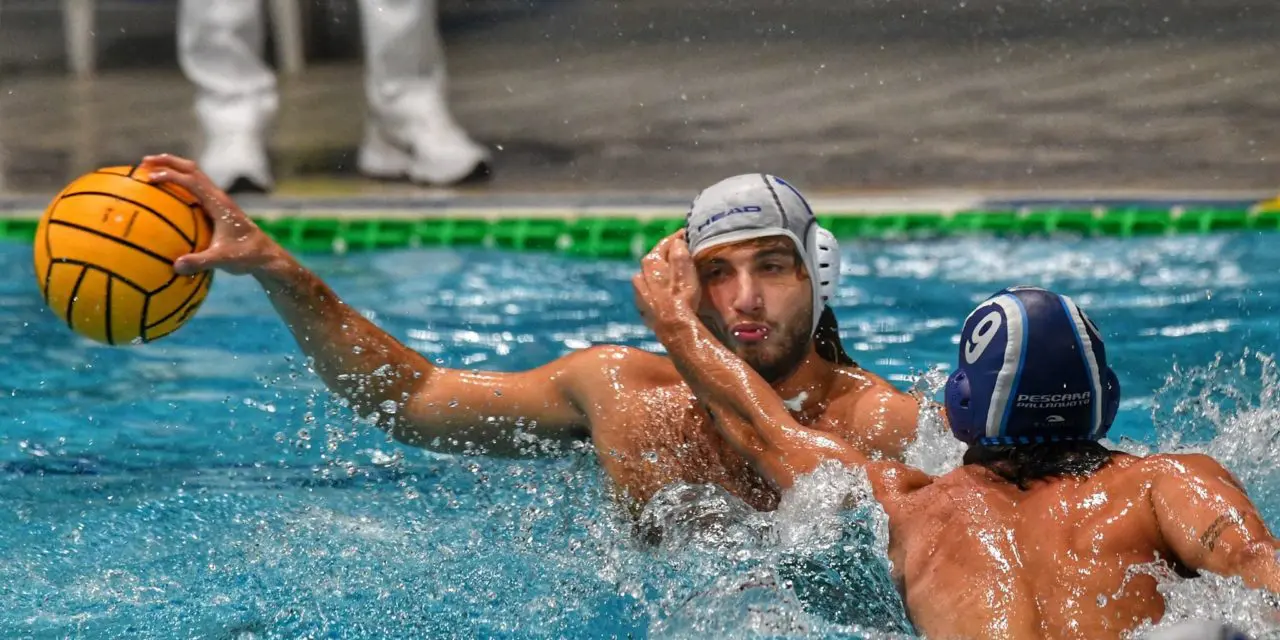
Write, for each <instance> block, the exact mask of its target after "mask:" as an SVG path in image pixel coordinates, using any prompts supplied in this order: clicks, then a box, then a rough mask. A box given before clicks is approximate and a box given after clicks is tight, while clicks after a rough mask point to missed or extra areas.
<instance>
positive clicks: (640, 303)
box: [631, 273, 653, 329]
mask: <svg viewBox="0 0 1280 640" xmlns="http://www.w3.org/2000/svg"><path fill="white" fill-rule="evenodd" d="M631 292H632V296H633V297H634V299H635V305H636V311H638V312H640V319H641V320H642V321H643V322H644V325H645V326H646V327H649V328H650V329H652V328H653V309H652V307H651V306H650V304H649V284H648V283H647V282H645V279H644V276H643V275H642V274H639V273H637V274H635V275H634V276H632V277H631Z"/></svg>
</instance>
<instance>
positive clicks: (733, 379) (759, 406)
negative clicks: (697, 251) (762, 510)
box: [655, 314, 928, 496]
mask: <svg viewBox="0 0 1280 640" xmlns="http://www.w3.org/2000/svg"><path fill="white" fill-rule="evenodd" d="M669 318H670V319H669V321H667V322H665V323H662V324H660V325H658V326H657V327H655V333H656V334H657V335H658V337H659V339H660V340H661V341H662V343H663V345H664V346H665V347H666V348H667V353H668V354H669V355H670V356H671V360H672V362H673V363H674V364H675V366H676V369H677V370H678V371H679V372H680V374H681V376H682V377H683V378H684V380H685V382H686V383H687V384H688V385H689V387H690V388H691V389H692V390H693V392H694V395H695V396H696V397H697V398H698V400H699V401H700V402H702V403H703V405H704V406H706V407H707V409H708V410H709V411H710V413H711V415H712V422H713V424H714V426H715V428H716V430H717V431H718V432H719V433H720V435H721V436H722V437H724V438H725V440H726V441H728V443H729V445H730V446H731V447H733V448H734V450H735V451H737V452H738V453H739V454H740V455H742V456H743V457H744V458H746V459H747V460H748V461H749V462H750V463H751V465H752V467H753V468H754V469H755V470H756V472H757V473H759V474H760V475H761V477H763V478H764V479H765V480H767V481H769V482H770V483H771V484H772V485H774V486H775V487H777V488H778V489H789V488H790V487H791V486H792V485H794V484H795V482H796V479H797V478H800V477H802V476H804V475H807V474H809V473H812V472H813V471H814V470H815V469H817V468H818V466H819V465H820V464H822V463H823V462H824V461H826V460H835V461H837V462H839V463H841V464H843V465H846V466H854V467H863V468H865V469H866V470H867V472H868V476H869V478H870V480H871V483H872V485H873V487H874V488H875V490H876V493H877V495H878V496H881V495H887V494H889V493H898V492H901V491H905V490H909V489H911V488H914V487H918V486H921V485H923V484H927V483H928V477H927V476H926V475H925V474H924V473H922V472H920V471H918V470H915V469H911V468H910V467H907V466H906V465H903V464H900V463H897V462H879V461H874V462H873V461H871V460H870V459H869V458H868V457H867V456H866V455H865V454H863V453H862V452H861V451H859V450H858V449H857V448H856V447H854V446H853V445H851V444H850V443H848V442H847V441H845V440H844V439H843V438H841V437H839V436H837V435H834V434H830V433H826V432H823V431H818V430H816V429H809V428H806V427H805V426H803V425H801V424H800V423H799V422H797V421H796V420H795V419H794V418H792V417H791V414H790V413H789V412H788V411H787V408H786V406H785V405H784V404H783V403H782V399H781V398H780V397H778V394H777V393H776V392H775V391H774V390H773V388H772V387H770V386H769V384H768V383H767V382H765V380H764V378H762V377H761V376H760V374H759V373H757V372H756V371H755V370H754V369H752V368H751V367H750V366H749V365H747V363H746V362H744V361H743V360H742V359H741V358H739V357H738V356H737V355H736V354H734V353H733V352H732V351H729V349H727V348H726V347H725V346H724V345H723V344H721V343H720V341H719V340H717V339H716V338H715V337H714V336H713V335H712V334H711V332H710V331H709V330H708V329H707V328H706V326H705V325H704V324H703V323H702V322H701V321H700V320H699V319H698V318H697V317H696V316H694V315H693V314H676V315H674V316H669Z"/></svg>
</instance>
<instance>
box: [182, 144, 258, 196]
mask: <svg viewBox="0 0 1280 640" xmlns="http://www.w3.org/2000/svg"><path fill="white" fill-rule="evenodd" d="M199 163H200V169H201V170H202V171H204V172H205V174H206V175H208V176H209V179H210V180H212V181H213V183H214V184H215V185H217V186H218V188H219V189H223V190H225V191H227V192H228V193H230V192H231V191H232V190H233V187H234V188H235V189H234V190H235V191H241V192H243V191H254V190H259V191H263V192H268V191H271V190H272V189H274V188H275V180H274V179H273V178H272V175H271V165H270V162H269V161H268V160H267V147H266V145H265V144H264V143H263V141H262V140H261V139H260V138H257V137H255V136H251V135H246V134H221V135H217V136H213V137H211V138H210V139H209V140H208V142H207V143H206V144H205V148H204V151H203V152H202V153H201V154H200V159H199ZM254 187H256V188H257V189H254Z"/></svg>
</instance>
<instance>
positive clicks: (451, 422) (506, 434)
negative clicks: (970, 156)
mask: <svg viewBox="0 0 1280 640" xmlns="http://www.w3.org/2000/svg"><path fill="white" fill-rule="evenodd" d="M144 165H145V166H147V167H148V169H149V170H150V173H151V174H152V176H153V180H155V181H156V182H172V183H175V184H178V185H180V186H182V187H184V188H186V189H187V190H189V191H191V192H192V193H194V194H196V196H197V197H199V198H200V202H201V204H202V205H203V207H204V209H205V211H206V212H207V213H208V214H209V215H210V216H211V218H212V219H213V224H214V232H213V242H212V244H211V246H210V248H209V249H208V250H207V251H204V252H202V253H198V254H191V255H187V256H183V257H181V258H179V260H178V261H177V263H175V269H177V270H178V271H179V272H183V273H191V272H196V271H202V270H206V269H214V268H216V269H222V270H224V271H227V272H229V273H233V274H245V275H251V276H253V277H254V278H255V279H256V280H257V281H258V282H259V283H261V285H262V287H263V289H265V290H266V292H267V295H268V296H269V298H270V300H271V304H272V305H273V306H274V307H275V309H276V311H277V312H278V313H279V314H280V316H281V318H282V319H283V320H284V322H285V324H286V326H288V327H289V330H290V331H291V332H292V334H293V336H294V338H295V339H296V340H297V343H298V345H299V347H300V348H301V349H302V351H303V352H304V353H305V354H306V355H307V356H309V357H311V358H312V359H313V362H314V365H313V366H314V368H315V371H316V373H317V374H318V375H319V376H320V377H321V379H323V380H324V382H325V384H326V385H327V386H328V387H329V389H330V390H332V391H333V392H334V393H336V394H338V395H339V396H341V397H343V398H344V399H346V401H347V402H348V403H349V404H350V407H351V409H352V410H353V411H354V412H355V413H356V414H357V415H360V416H370V415H372V414H374V413H375V412H376V414H377V418H378V425H379V426H380V427H381V428H383V429H385V430H386V431H388V432H389V433H390V434H391V435H392V436H393V437H395V438H396V439H398V440H400V441H402V442H405V443H408V444H413V445H417V446H423V447H428V448H431V449H433V450H437V451H462V450H466V449H468V448H472V447H476V448H482V449H483V450H484V451H485V452H487V453H491V454H500V455H517V454H520V453H522V449H527V448H529V446H530V445H529V443H528V442H524V443H517V442H515V441H514V440H515V439H514V437H513V436H514V432H515V430H516V429H517V428H523V430H524V431H525V432H527V433H530V434H532V435H534V436H537V437H538V438H541V439H550V440H555V441H565V440H574V439H582V438H584V437H586V436H587V435H588V428H587V419H586V417H585V414H584V412H583V411H581V410H580V409H579V406H581V403H580V402H579V391H580V389H581V388H582V386H584V385H582V384H581V382H582V380H583V379H584V376H585V375H588V374H589V370H590V368H591V367H592V366H596V364H597V363H595V362H594V361H598V360H599V359H600V358H599V357H597V356H594V355H593V354H592V352H591V350H587V351H580V352H576V353H573V354H570V355H568V356H565V357H562V358H560V359H558V360H556V361H553V362H551V363H549V364H547V365H545V366H543V367H540V368H537V369H533V370H530V371H525V372H518V373H499V372H468V371H459V370H452V369H445V368H443V367H438V366H435V365H434V364H432V363H431V361H430V360H428V359H427V358H425V357H423V356H422V355H421V354H419V353H418V352H416V351H414V350H412V349H410V348H408V347H406V346H404V345H403V344H401V343H400V342H399V341H397V340H396V339H395V338H394V337H392V336H391V335H390V334H388V333H387V332H385V331H383V330H382V329H381V328H379V327H378V326H377V325H375V324H374V323H373V322H370V321H369V320H368V319H366V318H365V317H364V316H362V315H361V314H359V313H358V312H356V310H354V309H352V308H351V307H350V306H348V305H347V304H346V303H344V302H343V301H342V300H341V299H339V298H338V296H337V295H336V294H335V293H334V292H333V290H332V289H330V288H329V286H328V285H326V284H325V283H324V282H323V281H322V280H321V279H320V278H319V277H317V276H316V275H315V274H313V273H312V272H311V271H309V270H307V269H306V268H305V267H303V266H302V265H301V264H299V263H298V261H297V260H296V259H294V258H293V256H291V255H289V253H288V252H287V251H285V250H284V249H283V248H282V247H280V246H279V245H278V244H277V243H276V242H275V241H274V240H272V239H271V238H270V237H269V236H267V235H266V234H265V233H264V232H263V231H261V230H260V229H259V228H258V227H257V226H256V225H255V224H254V223H253V221H252V220H251V219H250V218H249V217H248V216H247V215H246V214H245V213H244V212H243V211H241V210H240V208H239V207H238V206H237V205H236V204H235V202H233V201H232V200H231V198H230V197H228V196H227V195H226V194H225V193H223V192H222V191H221V190H220V189H218V188H217V187H215V186H214V185H213V184H212V182H210V181H209V179H208V178H207V177H206V176H205V175H204V174H203V173H201V172H200V171H199V169H198V168H197V167H196V165H195V163H194V162H192V161H190V160H185V159H182V158H175V157H172V156H153V157H148V158H147V159H146V160H145V161H144Z"/></svg>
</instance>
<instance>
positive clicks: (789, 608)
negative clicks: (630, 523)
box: [638, 463, 910, 639]
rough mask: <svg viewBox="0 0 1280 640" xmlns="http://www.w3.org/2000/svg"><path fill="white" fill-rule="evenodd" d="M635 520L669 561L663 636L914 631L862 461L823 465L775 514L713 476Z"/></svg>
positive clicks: (656, 627) (654, 609)
mask: <svg viewBox="0 0 1280 640" xmlns="http://www.w3.org/2000/svg"><path fill="white" fill-rule="evenodd" d="M638 523H639V524H638V529H639V531H640V533H641V538H642V539H643V540H645V541H646V542H647V543H648V544H650V545H652V546H653V548H654V549H655V550H657V551H660V552H661V553H662V555H663V557H662V558H661V562H662V564H663V565H664V566H666V567H668V572H664V573H663V575H662V577H661V580H659V582H658V583H656V584H655V586H656V585H657V584H661V585H663V586H664V588H663V589H662V590H661V591H660V596H659V597H658V598H656V599H655V600H654V601H653V602H651V603H650V605H651V609H650V615H651V616H652V619H653V620H654V623H653V624H652V625H651V627H650V632H651V634H652V635H653V636H654V637H662V638H668V637H672V638H679V637H693V636H703V637H705V636H707V635H712V636H714V637H725V638H745V637H762V636H763V637H825V638H831V637H837V638H838V637H852V638H875V639H880V638H900V637H910V636H909V635H907V634H909V633H910V625H909V623H908V622H907V620H906V615H905V609H904V607H903V603H902V601H901V598H900V596H899V594H898V592H897V590H896V588H895V586H894V584H893V581H892V578H891V577H890V567H889V563H888V561H887V560H886V557H887V541H888V520H887V517H886V516H885V514H884V511H883V510H882V509H881V508H880V505H879V504H878V503H877V502H875V500H874V499H873V498H872V497H871V486H870V483H869V482H868V481H867V478H866V474H865V472H861V471H856V470H850V469H846V468H844V467H842V466H840V465H837V464H835V463H828V464H826V465H823V466H822V467H819V468H818V469H817V470H815V471H814V473H812V474H810V475H809V476H807V477H805V478H802V479H801V480H800V481H799V482H798V483H797V484H796V486H795V487H794V488H793V489H792V490H791V491H788V492H786V493H785V494H784V496H783V498H782V501H781V503H780V504H779V506H778V509H777V510H776V511H773V512H769V513H760V512H756V511H754V510H752V509H751V508H750V507H749V506H747V505H746V504H745V503H743V502H742V501H741V500H739V499H737V498H735V497H733V496H731V495H729V494H728V493H726V492H725V491H724V490H723V489H720V488H719V487H716V486H712V485H696V486H695V485H676V486H671V487H667V488H666V489H665V490H663V491H662V492H660V493H659V494H658V495H657V496H655V497H654V499H653V500H651V501H650V502H649V504H648V505H647V506H646V507H645V510H644V512H643V513H642V514H641V517H640V519H639V521H638ZM651 570H652V565H650V571H651Z"/></svg>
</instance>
